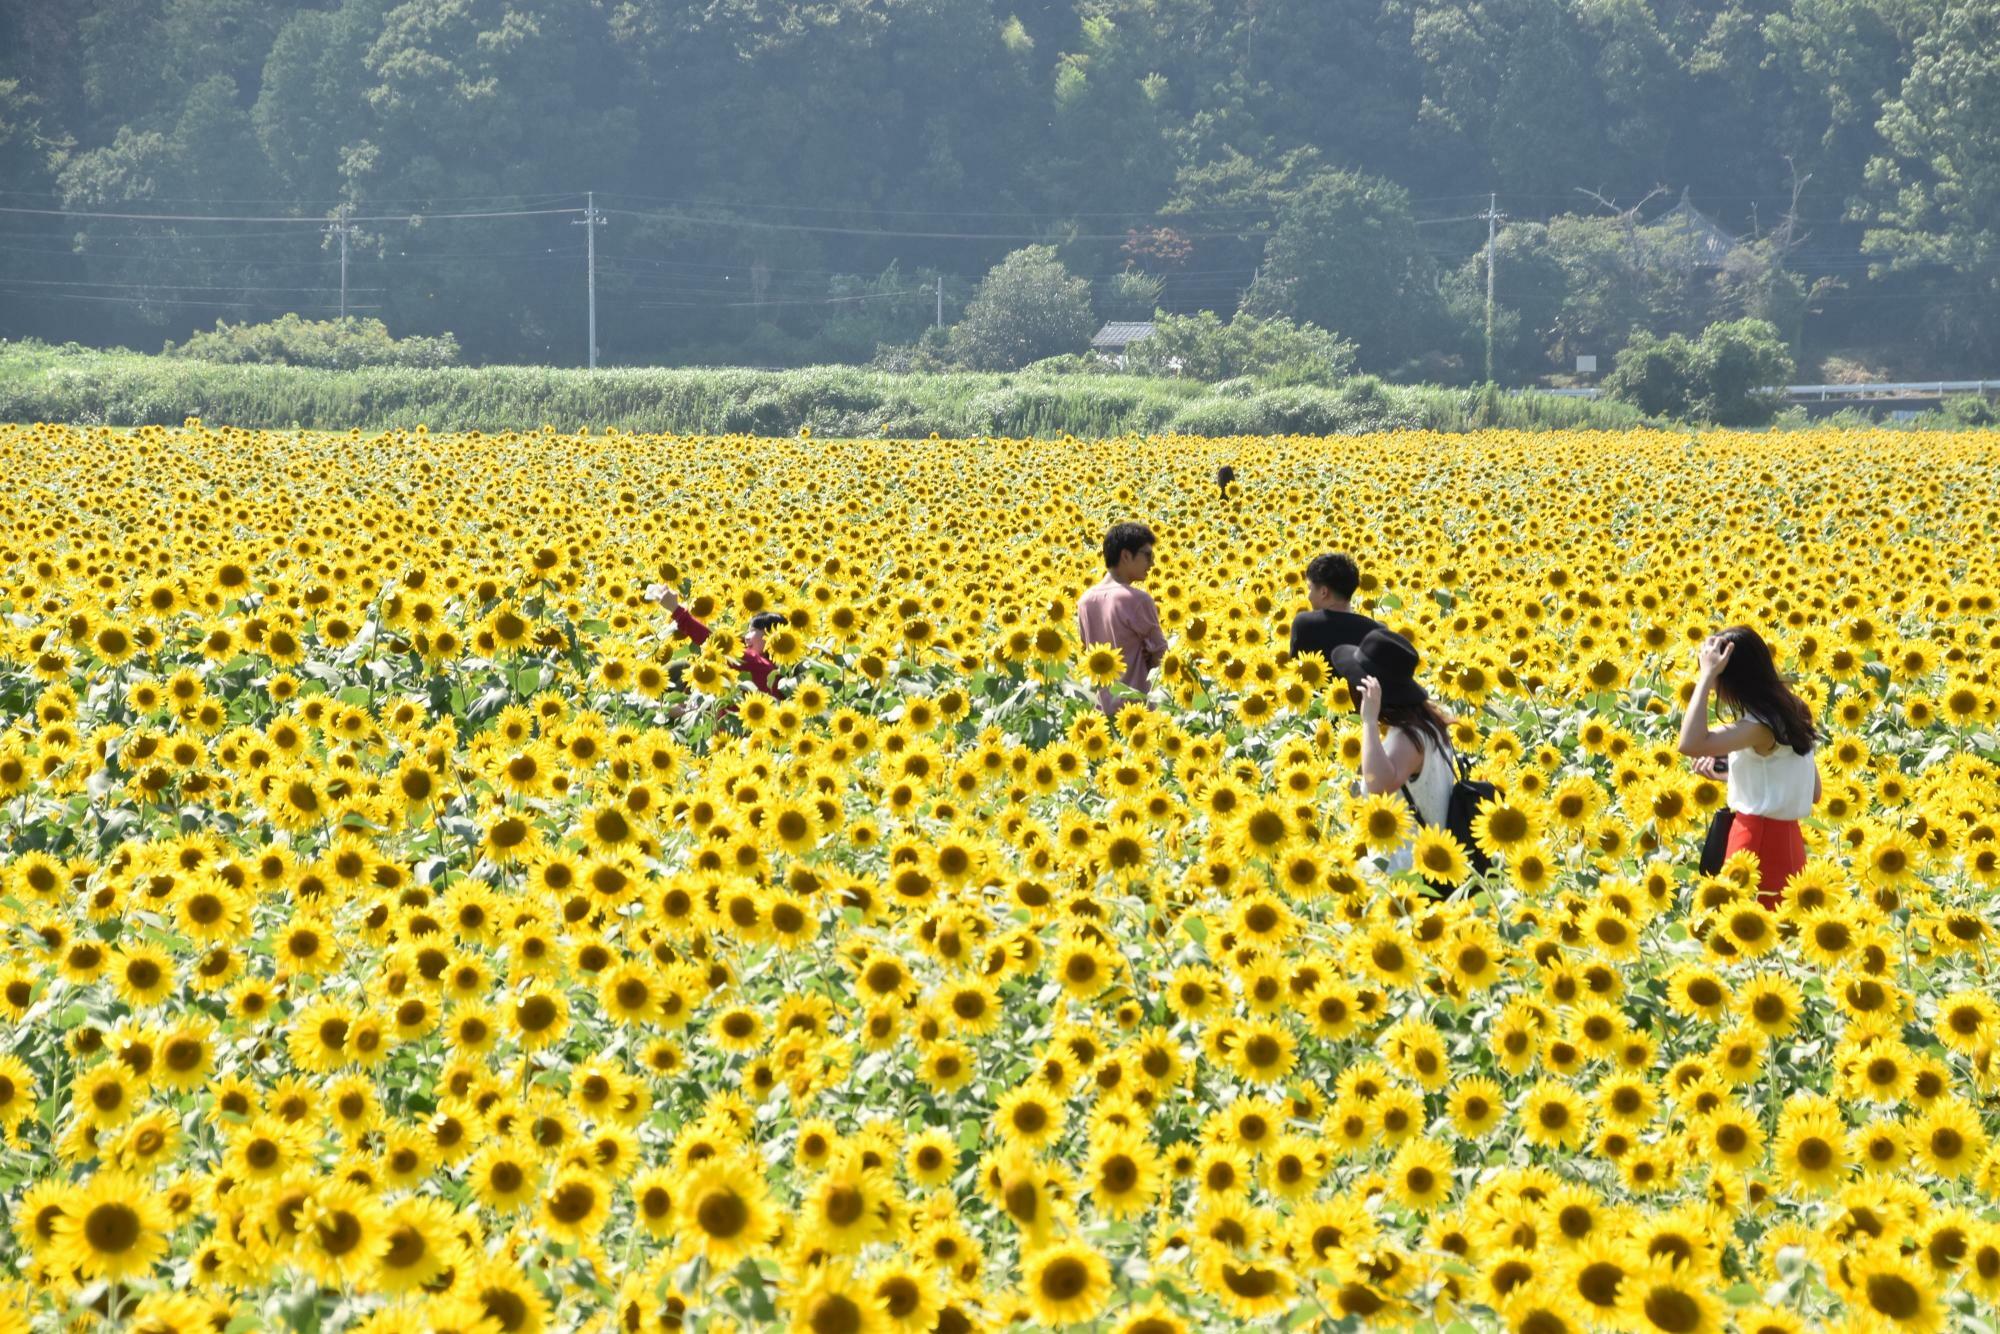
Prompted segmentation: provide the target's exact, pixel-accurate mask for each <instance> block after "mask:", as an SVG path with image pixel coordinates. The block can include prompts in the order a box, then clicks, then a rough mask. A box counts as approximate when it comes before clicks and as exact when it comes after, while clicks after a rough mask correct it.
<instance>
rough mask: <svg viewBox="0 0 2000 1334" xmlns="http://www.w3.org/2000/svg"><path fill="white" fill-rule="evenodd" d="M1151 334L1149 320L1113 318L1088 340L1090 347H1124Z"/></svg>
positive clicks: (1151, 324) (1151, 325) (1151, 326)
mask: <svg viewBox="0 0 2000 1334" xmlns="http://www.w3.org/2000/svg"><path fill="white" fill-rule="evenodd" d="M1152 336H1153V322H1152V321H1151V320H1113V321H1111V323H1109V324H1107V325H1105V326H1104V327H1103V328H1102V329H1099V330H1098V331H1097V333H1096V336H1094V337H1093V338H1092V339H1091V340H1090V345H1091V346H1092V347H1124V346H1126V345H1127V344H1130V343H1136V342H1138V341H1139V340H1140V339H1141V338H1151V337H1152Z"/></svg>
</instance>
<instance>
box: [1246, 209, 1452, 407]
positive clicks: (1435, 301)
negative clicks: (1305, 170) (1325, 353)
mask: <svg viewBox="0 0 2000 1334" xmlns="http://www.w3.org/2000/svg"><path fill="white" fill-rule="evenodd" d="M1244 309H1245V310H1246V311H1248V312H1249V313H1250V314H1252V315H1257V316H1262V317H1270V316H1276V315H1282V316H1286V317H1288V318H1290V319H1293V320H1296V321H1298V322H1300V323H1306V324H1316V325H1318V326H1319V327H1320V328H1322V329H1339V330H1340V331H1341V333H1342V334H1344V335H1346V336H1347V337H1350V338H1352V339H1353V340H1354V341H1355V343H1356V345H1357V347H1358V349H1359V351H1358V356H1359V360H1360V362H1361V364H1362V365H1363V366H1365V367H1368V368H1371V369H1373V368H1385V367H1391V366H1394V365H1396V364H1398V363H1399V362H1401V361H1403V360H1405V359H1406V358H1409V357H1412V356H1415V355H1416V354H1417V353H1419V352H1420V351H1422V350H1423V345H1424V343H1425V340H1426V339H1427V338H1428V337H1429V336H1431V335H1433V334H1435V333H1437V332H1438V331H1439V330H1440V329H1441V327H1442V320H1441V318H1440V317H1441V315H1442V305H1441V303H1440V300H1439V296H1438V288H1437V281H1436V275H1435V273H1434V271H1433V268H1432V265H1431V261H1430V257H1429V255H1428V254H1427V253H1426V252H1425V249H1424V246H1423V242H1422V241H1421V239H1420V238H1419V236H1418V233H1417V225H1416V219H1415V217H1414V216H1413V214H1412V213H1411V210H1410V194H1409V191H1407V190H1405V189H1404V188H1403V187H1402V186H1400V185H1397V184H1396V183H1395V182H1393V181H1388V180H1384V179H1382V178H1381V177H1379V176H1364V175H1362V174H1360V173H1358V172H1346V171H1334V172H1325V173H1322V174H1321V175H1319V176H1317V177H1315V178H1314V179H1313V180H1312V181H1311V182H1310V183H1308V184H1307V185H1306V186H1305V187H1304V188H1303V189H1301V190H1300V191H1299V192H1298V194H1297V195H1296V196H1294V197H1293V198H1292V199H1291V200H1290V201H1289V202H1288V203H1287V204H1286V206H1285V208H1284V210H1283V212H1282V213H1280V214H1279V219H1278V227H1277V231H1276V232H1275V233H1274V234H1273V235H1272V237H1271V241H1270V244H1269V245H1268V246H1266V247H1265V250H1264V264H1263V268H1262V271H1261V272H1260V273H1259V274H1258V277H1257V281H1256V283H1255V284H1254V285H1253V286H1252V287H1251V289H1250V294H1249V296H1248V297H1247V299H1246V300H1245V301H1244Z"/></svg>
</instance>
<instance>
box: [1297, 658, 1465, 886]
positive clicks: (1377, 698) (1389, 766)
mask: <svg viewBox="0 0 2000 1334" xmlns="http://www.w3.org/2000/svg"><path fill="white" fill-rule="evenodd" d="M1327 660H1328V662H1330V663H1331V664H1332V666H1333V670H1334V671H1335V672H1336V673H1337V674H1338V675H1340V676H1341V677H1343V678H1344V679H1345V680H1346V681H1347V683H1348V688H1349V689H1350V690H1351V691H1352V692H1353V694H1354V696H1355V698H1356V699H1357V700H1359V702H1360V705H1361V786H1362V788H1363V789H1364V790H1365V791H1367V792H1369V793H1370V794H1376V793H1383V792H1395V791H1397V790H1398V789H1400V790H1402V791H1403V793H1404V794H1405V796H1406V797H1407V798H1408V799H1409V801H1410V804H1411V805H1412V806H1413V807H1414V808H1415V811H1416V816H1417V823H1419V824H1421V825H1425V826H1430V827H1441V826H1443V824H1444V823H1445V820H1446V818H1447V816H1448V815H1449V812H1450V806H1451V787H1452V782H1453V781H1454V775H1455V773H1456V770H1457V761H1456V757H1455V756H1454V755H1453V754H1452V749H1451V731H1450V728H1451V717H1450V715H1449V714H1447V713H1445V712H1444V710H1442V709H1440V708H1439V707H1438V706H1437V704H1436V703H1435V702H1434V701H1433V700H1432V699H1431V697H1430V696H1429V694H1427V693H1426V692H1425V690H1424V688H1423V687H1422V686H1420V685H1418V684H1417V682H1416V670H1417V650H1416V648H1415V647H1414V646H1413V645H1412V644H1411V643H1410V641H1409V640H1407V639H1405V638H1403V636H1401V635H1399V634H1397V633H1396V632H1395V631H1393V630H1381V629H1376V630H1370V631H1369V632H1368V633H1367V634H1366V635H1364V636H1362V639H1361V642H1360V643H1359V644H1342V645H1340V646H1339V647H1338V648H1335V649H1334V650H1333V652H1332V653H1331V654H1329V655H1328V659H1327ZM1410 867H1411V842H1410V840H1407V839H1406V840H1405V841H1404V842H1403V843H1402V845H1401V846H1399V847H1398V848H1396V850H1395V851H1394V852H1392V853H1391V854H1390V856H1389V869H1390V871H1392V872H1394V871H1407V870H1409V869H1410Z"/></svg>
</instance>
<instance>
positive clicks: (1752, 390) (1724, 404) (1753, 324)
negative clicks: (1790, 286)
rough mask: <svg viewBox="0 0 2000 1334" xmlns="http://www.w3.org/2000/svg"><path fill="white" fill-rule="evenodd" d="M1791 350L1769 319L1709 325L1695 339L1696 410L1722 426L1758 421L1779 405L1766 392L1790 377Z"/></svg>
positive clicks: (1748, 424)
mask: <svg viewBox="0 0 2000 1334" xmlns="http://www.w3.org/2000/svg"><path fill="white" fill-rule="evenodd" d="M1792 369H1793V362H1792V354H1791V352H1790V351H1789V350H1787V349H1786V347H1785V340H1784V339H1783V338H1781V337H1779V336H1778V330H1777V328H1776V326H1774V325H1772V324H1771V323H1770V322H1769V321H1768V320H1731V321H1729V322H1728V323H1726V324H1711V325H1709V326H1708V327H1707V328H1706V329H1704V330H1702V331H1701V341H1700V342H1699V343H1697V344H1695V385H1696V393H1695V397H1694V401H1693V403H1692V404H1691V405H1690V406H1692V407H1693V409H1694V415H1695V416H1697V417H1699V418H1701V419H1702V420H1704V421H1712V422H1715V423H1716V424H1717V425H1719V426H1760V425H1762V424H1763V423H1765V422H1768V421H1770V420H1771V418H1772V416H1773V415H1774V414H1775V413H1776V412H1777V410H1778V407H1779V397H1778V395H1776V394H1768V393H1765V392H1763V391H1764V390H1766V389H1768V388H1770V387H1771V386H1773V385H1782V384H1784V383H1785V382H1786V381H1787V380H1789V379H1791V378H1792Z"/></svg>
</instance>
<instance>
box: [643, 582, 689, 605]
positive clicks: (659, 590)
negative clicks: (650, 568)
mask: <svg viewBox="0 0 2000 1334" xmlns="http://www.w3.org/2000/svg"><path fill="white" fill-rule="evenodd" d="M646 597H647V598H648V599H650V600H651V601H654V602H657V603H659V604H660V605H661V606H662V607H665V608H666V609H667V610H668V611H672V610H674V609H675V608H676V607H678V606H680V605H681V595H680V594H679V593H676V592H675V591H674V587H673V585H672V584H650V585H648V586H647V588H646Z"/></svg>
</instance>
